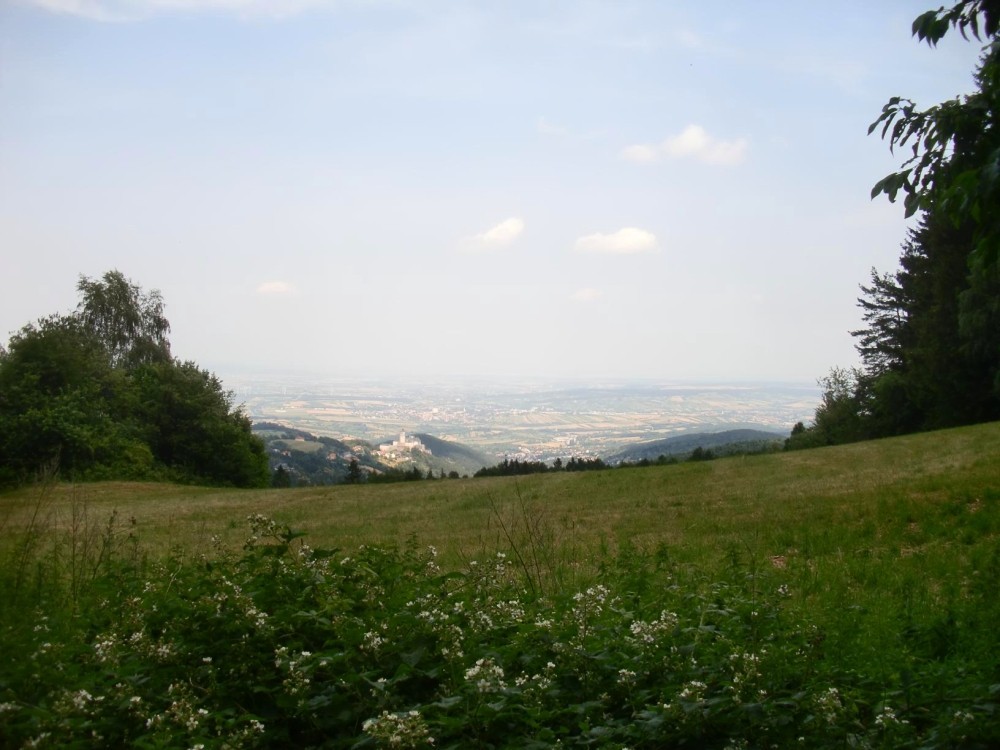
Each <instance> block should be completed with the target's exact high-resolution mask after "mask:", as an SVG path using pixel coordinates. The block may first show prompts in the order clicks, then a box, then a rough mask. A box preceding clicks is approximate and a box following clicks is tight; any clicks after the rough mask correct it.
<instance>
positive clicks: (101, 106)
mask: <svg viewBox="0 0 1000 750" xmlns="http://www.w3.org/2000/svg"><path fill="white" fill-rule="evenodd" d="M938 4H939V3H938V2H930V0H878V2H873V1H872V0H857V1H851V0H847V1H844V2H829V1H827V2H811V1H806V0H791V1H788V2H777V1H769V0H760V1H757V2H750V1H749V0H748V1H746V2H712V3H709V2H701V1H700V0H699V1H697V2H695V1H694V0H691V1H690V2H667V1H666V0H664V1H662V2H652V1H648V2H641V1H640V2H612V1H610V0H608V1H606V2H604V1H600V0H591V1H589V2H588V1H581V2H571V1H568V0H566V1H560V0H548V1H538V2H516V1H512V2H501V1H500V0H497V1H496V2H485V1H482V2H476V1H471V0H470V1H468V2H460V1H457V0H456V1H455V2H435V1H433V0H426V1H422V0H395V1H394V0H384V1H383V0H374V1H372V2H360V1H355V2H350V1H347V0H343V1H338V0H330V1H329V2H324V1H322V0H204V1H199V0H147V1H145V2H141V1H140V0H0V247H2V264H0V338H2V339H4V340H5V339H6V337H7V335H8V334H9V333H10V332H13V331H15V330H17V329H18V328H20V327H21V326H22V325H23V324H24V323H27V322H29V321H31V320H34V319H36V318H38V317H40V316H42V315H45V314H47V313H51V312H60V311H67V310H69V309H71V308H72V307H73V306H74V305H75V302H76V291H75V285H76V281H77V277H78V275H79V274H81V273H82V274H86V275H88V276H98V275H100V274H102V273H103V272H104V271H106V270H109V269H112V268H118V269H120V270H122V271H123V272H124V273H125V274H126V275H128V276H129V277H131V278H132V279H133V280H134V281H136V282H138V283H139V284H141V285H142V286H143V287H145V288H158V289H160V291H161V292H162V294H163V296H164V298H165V300H166V303H167V317H168V318H169V319H170V321H171V324H172V328H173V330H172V335H171V340H172V342H173V348H174V353H175V354H176V355H177V356H179V357H181V358H184V359H194V360H195V361H197V362H198V363H199V364H201V365H202V366H204V367H208V368H210V369H214V370H218V371H220V373H227V372H232V371H234V370H235V369H237V368H240V367H247V368H256V367H280V368H282V369H299V370H309V371H319V372H328V373H330V374H333V375H352V376H354V375H360V376H364V375H367V374H371V375H384V374H386V373H390V372H398V373H400V374H402V375H404V376H410V375H413V376H417V375H419V376H434V375H439V374H450V375H453V374H458V375H470V376H482V375H525V376H578V377H584V378H587V377H594V378H597V377H602V378H603V377H656V378H668V379H669V378H723V379H781V380H802V381H810V382H811V381H813V380H814V379H815V378H817V377H819V376H821V375H823V374H825V373H826V372H827V370H828V369H829V367H830V366H831V365H836V364H840V365H849V364H853V363H854V362H855V360H856V358H855V354H854V349H853V339H852V338H851V337H850V336H849V335H848V333H847V332H848V330H850V329H852V328H855V327H857V326H858V325H859V322H860V319H859V315H858V312H857V309H856V305H855V298H856V297H857V294H858V284H859V283H861V282H864V281H866V280H867V278H868V273H869V269H870V268H871V267H872V266H873V265H874V266H878V267H879V268H880V269H883V270H889V269H892V268H894V267H895V264H896V259H897V257H898V254H899V245H900V243H901V241H902V240H903V239H904V234H905V223H904V220H903V210H902V207H901V206H900V205H895V206H893V205H890V204H888V203H887V202H886V201H885V200H884V199H880V200H878V201H875V202H872V201H870V200H869V191H870V188H871V185H872V184H873V183H874V182H875V181H876V180H878V179H879V178H881V177H882V176H884V175H885V174H886V173H887V172H889V171H891V170H892V169H893V168H894V167H895V166H896V164H897V163H898V157H893V156H892V155H890V154H889V152H888V149H887V147H886V146H885V144H884V143H883V142H881V141H880V140H879V139H878V138H877V137H875V136H872V137H867V136H866V130H867V126H868V124H869V123H870V122H871V121H872V120H874V119H875V118H876V117H877V116H878V114H879V111H880V109H881V107H882V104H883V103H884V102H885V100H886V99H887V98H888V97H890V96H892V95H895V94H899V95H906V96H910V97H912V98H914V99H915V100H917V102H918V103H919V104H921V105H929V104H932V103H934V102H937V101H940V100H942V99H945V98H949V97H952V96H954V95H956V94H958V93H960V92H967V91H969V90H970V89H971V88H972V81H971V71H972V68H973V65H974V62H975V59H976V57H977V52H978V45H976V44H970V43H966V42H964V41H962V40H961V38H960V37H958V36H957V35H955V38H953V39H952V38H949V39H948V40H946V43H944V44H943V45H942V46H941V47H940V48H938V49H937V50H931V49H929V48H927V47H926V45H923V46H922V45H920V44H918V43H917V42H916V41H915V40H914V39H913V38H912V37H911V36H910V23H911V21H912V20H913V18H914V17H915V16H916V15H918V14H919V13H920V12H921V11H923V10H925V9H927V8H929V7H936V6H937V5H938Z"/></svg>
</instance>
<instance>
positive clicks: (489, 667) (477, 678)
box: [465, 658, 507, 693]
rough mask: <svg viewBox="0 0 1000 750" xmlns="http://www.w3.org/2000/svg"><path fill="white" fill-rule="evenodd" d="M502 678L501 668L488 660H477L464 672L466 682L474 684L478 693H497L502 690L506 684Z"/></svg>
mask: <svg viewBox="0 0 1000 750" xmlns="http://www.w3.org/2000/svg"><path fill="white" fill-rule="evenodd" d="M503 678H504V672H503V667H501V666H500V665H499V664H495V663H494V662H493V660H492V659H490V658H484V659H479V660H477V661H476V663H475V665H474V666H472V667H469V668H468V669H467V670H465V679H466V681H467V682H472V683H474V684H475V686H476V689H477V690H478V691H479V692H480V693H497V692H500V691H501V690H504V689H505V688H506V687H507V684H506V683H505V682H504V679H503Z"/></svg>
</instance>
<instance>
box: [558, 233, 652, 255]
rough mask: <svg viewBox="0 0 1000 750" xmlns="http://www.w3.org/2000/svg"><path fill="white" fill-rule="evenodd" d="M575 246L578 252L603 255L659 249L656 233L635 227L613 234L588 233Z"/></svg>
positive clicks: (632, 253) (648, 251)
mask: <svg viewBox="0 0 1000 750" xmlns="http://www.w3.org/2000/svg"><path fill="white" fill-rule="evenodd" d="M573 247H574V249H575V250H576V251H577V252H578V253H596V254H602V255H636V254H638V253H652V252H655V251H656V250H657V244H656V235H655V234H653V233H652V232H647V231H646V230H645V229H636V228H635V227H624V228H622V229H619V230H618V231H617V232H613V233H611V234H600V233H598V234H588V235H586V236H584V237H580V238H578V239H577V241H576V243H575V244H574V246H573Z"/></svg>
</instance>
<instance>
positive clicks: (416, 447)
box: [378, 430, 431, 457]
mask: <svg viewBox="0 0 1000 750" xmlns="http://www.w3.org/2000/svg"><path fill="white" fill-rule="evenodd" d="M404 451H406V452H412V451H416V452H418V453H426V454H427V455H428V456H429V455H431V452H430V451H429V450H428V449H427V446H426V445H424V444H423V443H421V442H420V438H415V437H411V438H408V437H406V431H405V430H401V431H400V433H399V440H393V441H392V442H391V443H382V444H381V445H380V446H379V447H378V452H379V453H380V454H381V455H383V456H389V457H395V455H396V454H397V453H402V452H404Z"/></svg>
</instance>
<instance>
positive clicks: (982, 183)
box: [868, 0, 1000, 395]
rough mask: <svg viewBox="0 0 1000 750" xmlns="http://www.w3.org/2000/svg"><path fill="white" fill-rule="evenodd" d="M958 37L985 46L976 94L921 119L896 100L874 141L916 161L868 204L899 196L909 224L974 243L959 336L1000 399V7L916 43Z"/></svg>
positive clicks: (942, 15)
mask: <svg viewBox="0 0 1000 750" xmlns="http://www.w3.org/2000/svg"><path fill="white" fill-rule="evenodd" d="M952 29H958V31H959V32H960V33H961V34H962V36H963V37H964V38H966V39H970V38H974V39H976V40H978V41H980V42H984V46H983V50H982V55H981V57H980V60H979V64H978V67H977V69H976V71H975V73H974V76H973V78H974V81H975V84H976V90H975V91H974V92H973V93H972V94H969V95H967V96H962V97H957V98H955V99H952V100H950V101H946V102H943V103H941V104H937V105H934V106H932V107H929V108H927V109H925V110H920V109H918V108H917V106H916V104H915V103H914V102H913V101H912V100H910V99H906V98H903V97H898V96H896V97H893V98H891V99H890V100H889V101H888V103H886V105H885V106H884V107H883V108H882V113H881V115H880V116H879V118H878V119H877V120H876V121H875V122H873V123H872V124H871V126H870V127H869V130H868V132H869V133H872V132H874V131H875V130H877V129H878V128H879V127H880V126H881V134H882V137H883V138H888V140H889V146H890V149H893V150H895V149H896V148H902V147H904V146H907V145H908V146H909V147H910V151H911V155H910V157H909V158H908V159H906V161H904V162H903V164H902V167H901V169H900V170H899V171H896V172H893V173H892V174H890V175H888V176H886V177H884V178H883V179H882V180H879V182H878V183H876V184H875V186H874V187H873V188H872V197H873V198H874V197H876V196H878V195H882V194H885V195H886V196H888V198H889V200H890V201H894V200H895V199H896V196H897V195H898V194H899V192H900V191H902V192H903V194H904V204H905V206H906V215H907V216H912V215H913V214H915V213H916V212H917V211H923V212H924V213H925V214H926V215H928V216H934V217H936V219H938V220H940V221H947V222H949V223H950V224H951V225H952V226H954V227H956V228H958V229H959V231H961V232H967V233H968V235H969V238H968V244H967V245H966V246H965V247H964V261H965V266H964V270H965V273H966V277H967V283H966V284H965V285H964V288H963V289H962V290H961V291H960V293H959V295H958V299H957V305H958V317H959V329H958V332H959V334H960V342H961V345H962V347H963V348H964V349H965V350H966V351H968V352H970V353H972V354H973V355H974V356H976V357H977V358H979V360H980V361H981V362H982V364H983V365H984V366H985V367H987V368H989V370H990V376H991V383H992V388H993V389H994V392H995V394H997V395H1000V211H997V210H996V207H997V206H1000V36H998V32H1000V0H962V1H961V2H958V3H956V4H955V5H953V6H952V7H951V8H948V9H945V8H940V9H939V10H936V11H928V12H926V13H923V14H922V15H920V16H919V17H918V18H917V19H916V20H915V21H914V22H913V34H914V35H915V36H917V37H918V38H919V39H920V40H922V41H926V42H927V43H928V44H929V45H931V46H935V45H936V44H937V43H938V42H939V41H940V40H941V39H942V38H943V37H944V36H945V35H946V34H947V33H948V32H949V31H950V30H952Z"/></svg>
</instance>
